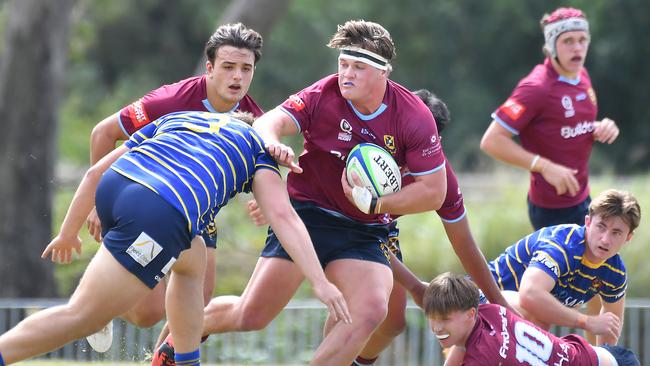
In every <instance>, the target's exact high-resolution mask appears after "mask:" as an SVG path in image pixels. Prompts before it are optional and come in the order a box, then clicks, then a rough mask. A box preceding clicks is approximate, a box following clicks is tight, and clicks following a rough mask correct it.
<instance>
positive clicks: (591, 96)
mask: <svg viewBox="0 0 650 366" xmlns="http://www.w3.org/2000/svg"><path fill="white" fill-rule="evenodd" d="M587 94H589V100H591V103H592V104H593V105H598V100H597V99H596V92H595V91H594V88H589V90H587Z"/></svg>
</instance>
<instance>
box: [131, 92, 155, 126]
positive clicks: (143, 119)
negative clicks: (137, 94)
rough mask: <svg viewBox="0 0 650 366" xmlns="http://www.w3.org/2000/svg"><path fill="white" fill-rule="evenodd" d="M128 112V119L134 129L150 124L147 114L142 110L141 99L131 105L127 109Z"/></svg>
mask: <svg viewBox="0 0 650 366" xmlns="http://www.w3.org/2000/svg"><path fill="white" fill-rule="evenodd" d="M127 109H128V111H129V117H130V118H131V121H133V125H134V126H135V127H141V126H144V125H146V124H147V123H149V122H151V120H150V119H149V116H148V115H147V112H146V111H145V110H144V105H142V99H139V100H137V101H135V102H133V103H131V104H129V107H128V108H127Z"/></svg>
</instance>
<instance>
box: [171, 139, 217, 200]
mask: <svg viewBox="0 0 650 366" xmlns="http://www.w3.org/2000/svg"><path fill="white" fill-rule="evenodd" d="M170 136H171V137H173V138H174V139H176V140H178V141H179V142H180V143H183V144H187V142H185V141H184V140H182V139H181V138H179V137H178V136H174V135H170ZM187 147H188V148H190V149H192V150H194V151H197V152H200V153H202V154H204V155H205V156H206V157H208V158H210V160H212V161H213V162H214V165H215V166H216V167H217V168H218V169H219V171H220V172H221V180H222V183H223V187H224V189H223V190H222V193H223V194H222V197H221V202H220V205H223V203H224V202H225V201H226V199H227V194H226V189H225V187H226V186H227V183H226V172H225V171H224V170H223V167H222V166H221V164H219V161H218V160H217V159H215V158H214V156H212V154H207V153H206V152H205V150H202V149H199V148H197V147H194V146H191V145H187ZM210 176H212V173H210ZM212 179H213V180H214V177H213V178H212Z"/></svg>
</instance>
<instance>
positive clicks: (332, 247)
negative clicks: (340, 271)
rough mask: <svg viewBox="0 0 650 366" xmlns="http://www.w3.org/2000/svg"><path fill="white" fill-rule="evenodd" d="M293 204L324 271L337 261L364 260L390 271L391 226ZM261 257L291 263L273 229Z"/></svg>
mask: <svg viewBox="0 0 650 366" xmlns="http://www.w3.org/2000/svg"><path fill="white" fill-rule="evenodd" d="M291 204H292V205H293V207H294V209H295V210H296V212H297V213H298V216H300V218H301V219H302V221H303V222H304V223H305V226H306V227H307V231H308V232H309V236H310V237H311V240H312V242H313V243H314V249H315V250H316V254H317V255H318V260H319V261H320V264H321V266H322V267H323V268H325V267H326V266H327V264H328V263H330V262H332V261H334V260H337V259H360V260H366V261H371V262H377V263H381V264H385V265H387V266H389V267H390V264H389V257H388V249H387V247H386V245H385V244H384V243H386V242H387V241H388V225H381V224H363V223H359V222H358V221H354V220H351V219H349V218H346V217H344V216H340V215H337V214H335V213H332V212H329V211H326V210H324V209H321V208H319V207H317V206H315V205H314V204H313V203H310V202H299V201H291ZM261 256H262V257H278V258H285V259H289V260H291V257H290V256H289V254H288V253H287V252H286V251H285V250H284V248H282V245H280V241H279V240H278V238H277V236H275V233H274V232H273V230H271V228H269V232H268V236H267V237H266V245H265V247H264V249H263V250H262V254H261Z"/></svg>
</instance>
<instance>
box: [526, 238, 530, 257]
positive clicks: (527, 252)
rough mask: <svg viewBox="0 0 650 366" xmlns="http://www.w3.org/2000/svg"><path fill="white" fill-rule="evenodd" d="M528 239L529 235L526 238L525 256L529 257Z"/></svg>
mask: <svg viewBox="0 0 650 366" xmlns="http://www.w3.org/2000/svg"><path fill="white" fill-rule="evenodd" d="M528 239H530V235H528V236H527V237H526V254H527V255H528V256H530V249H528Z"/></svg>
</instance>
